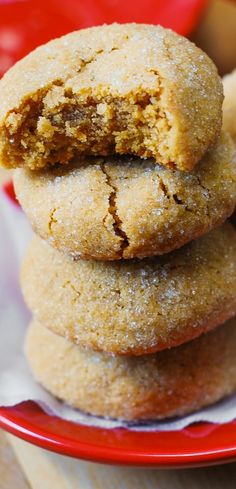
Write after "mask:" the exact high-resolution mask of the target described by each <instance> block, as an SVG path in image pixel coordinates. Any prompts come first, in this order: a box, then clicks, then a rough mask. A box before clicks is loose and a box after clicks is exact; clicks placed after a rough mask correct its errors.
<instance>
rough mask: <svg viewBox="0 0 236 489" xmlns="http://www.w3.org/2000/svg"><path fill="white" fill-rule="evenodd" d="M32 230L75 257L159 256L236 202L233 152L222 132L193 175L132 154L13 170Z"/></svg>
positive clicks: (219, 219)
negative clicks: (48, 166)
mask: <svg viewBox="0 0 236 489" xmlns="http://www.w3.org/2000/svg"><path fill="white" fill-rule="evenodd" d="M14 183H15V190H16V194H17V196H18V199H19V201H20V203H21V205H22V207H23V209H24V210H25V212H26V214H27V216H28V218H29V220H30V222H31V224H32V226H33V229H34V230H35V232H36V233H38V234H39V235H40V236H41V237H42V238H44V239H47V240H48V242H49V243H50V244H51V245H52V246H54V247H55V248H57V249H59V250H61V251H62V252H64V253H65V254H70V255H72V256H73V257H77V258H78V257H81V258H85V259H91V258H94V259H96V260H115V259H120V258H135V257H145V256H152V255H161V254H163V253H167V252H170V251H172V250H173V249H176V248H179V247H181V246H183V245H184V244H185V243H187V242H188V241H191V240H192V239H195V238H197V237H198V236H201V235H202V234H204V233H206V232H207V231H209V230H210V229H211V228H213V227H215V226H218V225H219V224H221V223H222V222H224V221H225V220H226V219H227V217H229V216H230V215H231V214H232V212H233V210H234V207H235V205H236V149H235V146H234V144H233V142H232V140H231V139H230V138H229V137H228V136H227V135H226V134H222V136H221V138H220V139H219V140H218V143H217V145H216V146H215V148H214V149H213V150H211V151H210V152H208V153H207V155H206V156H205V157H204V158H203V160H202V161H201V163H199V164H198V165H197V167H196V168H195V169H194V170H193V171H192V172H191V173H186V172H181V171H177V170H170V169H168V168H166V167H164V166H160V165H156V164H154V163H153V160H147V161H145V162H144V161H143V162H142V161H141V160H140V158H137V157H136V158H135V157H133V158H132V157H126V158H124V157H123V158H122V157H119V156H117V157H106V158H95V157H93V158H92V161H91V158H88V157H87V158H85V161H84V162H83V163H82V162H81V163H79V164H78V161H77V160H76V161H75V162H73V163H71V164H69V165H67V166H66V167H62V166H61V165H58V166H57V167H54V168H51V169H50V170H48V171H47V172H45V171H37V172H32V171H30V170H24V169H17V170H15V174H14Z"/></svg>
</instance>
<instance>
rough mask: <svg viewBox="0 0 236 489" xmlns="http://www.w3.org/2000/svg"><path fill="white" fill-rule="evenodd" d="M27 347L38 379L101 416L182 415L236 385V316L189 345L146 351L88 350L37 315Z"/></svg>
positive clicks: (65, 399) (231, 389)
mask: <svg viewBox="0 0 236 489" xmlns="http://www.w3.org/2000/svg"><path fill="white" fill-rule="evenodd" d="M25 350H26V355H27V358H28V362H29V364H30V367H31V369H32V372H33V375H34V376H35V379H36V380H38V381H39V382H40V383H41V384H42V385H43V386H44V387H45V388H46V389H47V390H49V391H50V392H51V393H52V394H54V395H55V396H56V397H58V398H59V399H62V400H63V401H65V402H66V403H68V404H70V405H72V406H74V407H76V408H79V409H81V410H83V411H86V412H87V413H91V414H95V415H99V416H106V417H110V418H121V419H125V420H128V421H137V420H147V419H161V418H168V417H171V416H181V415H183V414H187V413H190V412H192V411H196V410H197V409H200V408H201V407H203V406H208V405H209V404H212V403H214V402H216V401H218V400H219V399H221V398H222V397H225V396H228V395H229V394H231V393H232V392H234V391H235V390H236V362H235V357H236V320H235V319H233V320H231V321H229V322H227V323H226V324H224V325H223V326H220V327H219V328H217V329H216V330H214V331H212V332H210V333H208V334H206V335H202V336H201V337H200V338H197V339H196V340H194V341H191V342H189V343H187V344H186V345H181V346H178V347H177V348H172V349H170V350H165V351H162V352H159V353H157V354H155V355H147V356H144V357H117V356H109V355H108V354H105V353H94V352H92V351H86V350H83V349H81V348H79V347H78V346H77V345H73V344H72V343H70V342H68V341H67V340H65V339H64V338H60V337H59V336H57V335H55V334H53V333H52V332H51V331H49V330H47V328H45V327H44V326H42V325H41V324H40V323H38V322H36V321H35V322H34V323H33V324H32V325H31V326H30V328H29V331H28V333H27V339H26V346H25Z"/></svg>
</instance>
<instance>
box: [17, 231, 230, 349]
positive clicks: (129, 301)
mask: <svg viewBox="0 0 236 489" xmlns="http://www.w3.org/2000/svg"><path fill="white" fill-rule="evenodd" d="M21 283H22V291H23V294H24V297H25V299H26V303H27V304H28V306H29V307H30V309H31V310H32V311H33V314H34V315H35V317H36V319H37V320H39V321H40V322H41V323H42V324H43V325H45V326H47V327H48V328H50V329H52V330H53V332H55V333H57V334H59V335H61V336H65V337H66V338H68V339H70V340H71V341H73V342H75V343H78V344H80V345H83V346H86V347H89V348H92V349H94V350H101V351H107V352H112V353H116V354H121V355H122V354H126V355H127V354H132V355H143V354H144V353H151V352H156V351H158V350H161V349H165V348H170V347H173V346H175V345H178V344H181V343H184V342H186V341H188V340H190V339H193V338H195V337H197V336H199V335H200V334H202V333H203V332H205V331H207V330H210V329H212V328H214V327H215V326H217V325H219V324H221V323H222V322H223V321H225V320H227V319H229V318H230V317H231V316H233V315H234V314H236V231H235V230H234V228H233V227H232V226H231V225H230V224H228V223H226V224H224V225H223V226H222V227H220V228H218V229H217V230H214V231H211V232H210V233H208V234H207V235H205V236H204V237H202V238H199V239H198V240H196V241H193V242H192V243H190V244H188V245H186V246H185V247H183V248H181V249H180V250H177V251H174V252H172V253H171V254H168V255H164V256H162V257H158V258H149V259H144V260H127V261H116V262H101V261H92V260H88V261H86V260H78V261H73V260H72V259H71V258H67V257H65V256H63V255H62V254H61V253H59V252H58V251H56V250H54V249H53V248H51V247H50V246H49V245H48V244H47V243H46V242H43V241H42V240H40V239H39V238H35V239H34V240H33V242H32V244H31V245H30V247H29V250H28V253H27V254H26V257H25V259H24V262H23V266H22V272H21Z"/></svg>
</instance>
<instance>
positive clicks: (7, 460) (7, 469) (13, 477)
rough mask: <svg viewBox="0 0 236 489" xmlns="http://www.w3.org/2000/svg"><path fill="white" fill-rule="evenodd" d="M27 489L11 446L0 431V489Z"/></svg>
mask: <svg viewBox="0 0 236 489" xmlns="http://www.w3.org/2000/svg"><path fill="white" fill-rule="evenodd" d="M29 487H30V486H29V485H28V483H27V482H26V479H25V476H24V475H23V472H22V469H21V468H20V466H19V465H18V462H17V460H16V457H15V455H14V452H13V450H12V448H11V446H10V445H9V443H8V442H7V439H6V437H5V435H4V433H3V431H1V430H0V489H29ZM42 489H43V488H42Z"/></svg>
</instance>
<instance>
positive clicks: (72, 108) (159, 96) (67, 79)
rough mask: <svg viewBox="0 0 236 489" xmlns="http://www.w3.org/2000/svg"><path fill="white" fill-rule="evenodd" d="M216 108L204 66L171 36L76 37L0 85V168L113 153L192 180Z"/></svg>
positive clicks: (193, 50) (92, 31) (142, 29)
mask: <svg viewBox="0 0 236 489" xmlns="http://www.w3.org/2000/svg"><path fill="white" fill-rule="evenodd" d="M222 100H223V95H222V83H221V80H220V78H219V76H218V74H217V70H216V67H215V65H214V64H213V62H212V61H211V60H210V59H209V58H208V56H207V55H206V54H205V53H203V52H202V51H201V50H200V49H199V48H197V47H196V46H195V45H194V44H193V43H191V42H190V41H189V40H187V39H185V38H183V37H181V36H179V35H177V34H176V33H174V32H173V31H171V30H168V29H164V28H163V27H161V26H154V25H145V24H123V25H119V24H112V25H103V26H100V27H93V28H89V29H83V30H80V31H77V32H73V33H71V34H68V35H66V36H64V37H62V38H60V39H56V40H53V41H51V42H49V43H47V44H45V45H44V46H40V47H39V48H37V49H36V50H35V51H33V52H32V53H31V54H29V55H28V56H26V57H25V58H24V59H23V60H21V61H19V62H18V63H17V64H16V65H15V66H14V67H13V68H11V69H10V70H9V71H8V73H7V74H6V75H5V76H4V77H3V78H2V80H1V81H0V162H1V164H2V165H3V166H5V167H8V168H11V167H17V166H24V167H28V168H30V169H32V170H34V169H37V168H42V167H45V166H46V165H52V164H54V163H58V162H60V163H66V162H68V161H69V160H71V159H72V157H74V156H75V155H82V154H86V155H89V154H95V155H102V156H105V155H110V154H113V153H119V154H133V155H138V156H140V157H141V158H147V157H153V158H154V159H155V160H156V161H157V162H158V163H162V164H164V165H167V166H170V167H171V168H178V169H181V170H191V169H192V168H193V167H194V165H195V164H196V163H197V162H198V161H199V160H200V159H201V157H202V156H203V154H204V153H205V152H206V150H207V149H208V148H209V147H210V146H212V145H213V144H214V142H215V140H216V137H217V135H218V134H219V131H220V127H221V119H222Z"/></svg>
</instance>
